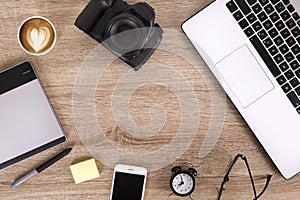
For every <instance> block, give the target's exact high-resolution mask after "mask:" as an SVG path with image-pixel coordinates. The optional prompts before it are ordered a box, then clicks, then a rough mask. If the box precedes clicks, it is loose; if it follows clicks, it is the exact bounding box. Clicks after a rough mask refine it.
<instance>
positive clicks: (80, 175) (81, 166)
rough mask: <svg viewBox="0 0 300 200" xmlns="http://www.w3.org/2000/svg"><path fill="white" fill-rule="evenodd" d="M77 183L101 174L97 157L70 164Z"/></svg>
mask: <svg viewBox="0 0 300 200" xmlns="http://www.w3.org/2000/svg"><path fill="white" fill-rule="evenodd" d="M70 169H71V172H72V175H73V178H74V181H75V183H76V184H78V183H82V182H84V181H88V180H91V179H94V178H98V177H99V176H100V174H99V171H98V168H97V165H96V162H95V159H94V158H92V159H89V160H86V161H83V162H80V163H76V164H74V165H71V166H70Z"/></svg>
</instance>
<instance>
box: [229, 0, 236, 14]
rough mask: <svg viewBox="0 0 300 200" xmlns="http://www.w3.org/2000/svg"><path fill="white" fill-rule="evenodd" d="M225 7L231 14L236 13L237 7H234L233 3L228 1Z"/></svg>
mask: <svg viewBox="0 0 300 200" xmlns="http://www.w3.org/2000/svg"><path fill="white" fill-rule="evenodd" d="M226 6H227V8H228V10H229V11H230V12H231V13H233V12H234V11H236V10H237V9H238V7H237V6H236V4H235V3H234V2H233V1H229V2H228V3H227V4H226Z"/></svg>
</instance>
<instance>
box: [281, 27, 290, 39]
mask: <svg viewBox="0 0 300 200" xmlns="http://www.w3.org/2000/svg"><path fill="white" fill-rule="evenodd" d="M280 34H281V35H282V37H283V38H284V39H286V38H288V37H289V36H290V35H291V33H290V31H289V30H288V29H287V28H285V29H283V31H281V33H280Z"/></svg>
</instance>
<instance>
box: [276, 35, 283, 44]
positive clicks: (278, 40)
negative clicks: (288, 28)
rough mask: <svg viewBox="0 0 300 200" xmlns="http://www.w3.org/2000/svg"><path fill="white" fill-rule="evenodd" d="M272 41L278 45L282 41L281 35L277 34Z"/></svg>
mask: <svg viewBox="0 0 300 200" xmlns="http://www.w3.org/2000/svg"><path fill="white" fill-rule="evenodd" d="M274 42H275V44H276V45H277V46H280V45H282V44H283V43H284V41H283V39H282V37H281V36H278V37H277V38H275V39H274Z"/></svg>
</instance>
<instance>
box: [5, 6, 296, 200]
mask: <svg viewBox="0 0 300 200" xmlns="http://www.w3.org/2000/svg"><path fill="white" fill-rule="evenodd" d="M87 2H88V0H73V1H70V0H30V1H28V0H19V1H9V0H2V1H1V8H0V27H1V31H0V69H1V70H2V69H5V68H7V67H9V66H12V65H15V64H17V63H19V62H22V61H24V60H30V61H32V62H33V64H34V66H35V68H36V71H37V73H38V75H39V77H40V80H41V83H42V85H43V87H44V89H45V91H46V94H47V95H48V97H49V100H50V102H51V104H52V106H53V107H54V110H55V112H56V114H57V117H58V119H59V121H60V122H61V124H62V127H63V129H64V131H65V133H66V135H67V136H68V141H67V142H66V143H64V144H63V145H60V146H58V147H55V148H53V149H51V150H49V151H46V152H43V153H41V154H39V155H37V156H34V157H32V158H30V159H27V160H26V161H23V162H22V163H19V164H17V165H15V166H13V167H10V168H8V169H5V170H3V171H1V172H0V199H3V200H19V199H23V200H34V199H43V200H47V199H51V200H52V199H70V200H71V199H72V200H79V199H80V200H81V199H91V200H92V199H93V200H99V199H103V200H106V199H109V194H110V188H111V180H112V173H113V170H112V168H111V167H110V165H111V164H109V162H112V163H113V162H119V160H117V159H120V157H121V156H120V155H117V154H113V153H112V154H111V160H110V161H107V159H106V160H105V161H104V162H105V163H108V164H107V165H109V166H106V165H104V164H103V163H104V162H102V161H101V160H98V161H97V164H98V167H99V169H100V171H101V177H100V178H97V179H94V180H91V181H88V182H85V183H82V184H78V185H75V184H74V183H73V179H72V176H71V172H70V170H69V166H70V165H71V164H72V163H75V162H78V161H81V160H84V159H86V158H90V157H94V156H95V155H94V154H95V152H96V154H97V151H99V149H98V150H97V149H95V148H93V147H91V146H89V147H87V146H86V145H84V144H83V142H82V140H81V139H80V137H82V135H85V134H86V133H82V132H80V131H81V130H85V129H87V130H88V128H89V127H85V125H84V124H85V123H86V126H88V124H89V116H88V115H89V114H87V113H82V115H79V117H78V115H77V118H76V119H75V117H74V116H76V114H74V110H76V108H75V109H74V106H79V107H80V106H81V107H84V106H85V102H84V101H83V102H82V104H81V105H79V104H80V102H75V103H74V93H76V84H77V86H78V81H77V80H78V79H77V77H80V76H81V75H82V71H81V69H82V66H83V65H85V64H86V62H84V61H85V59H86V58H88V55H89V54H90V53H91V52H92V51H93V50H94V49H95V48H97V46H98V45H97V43H96V42H95V41H94V40H92V39H90V38H89V37H88V36H86V35H85V34H84V33H83V32H81V31H79V30H78V29H77V28H76V27H75V26H74V25H73V23H74V20H75V19H76V17H77V16H78V14H79V13H80V12H81V10H82V9H83V8H84V7H85V5H86V4H87ZM128 2H129V3H136V2H138V1H136V0H129V1H128ZM210 2H211V0H197V1H190V0H181V1H178V0H170V1H159V0H149V1H147V3H149V4H150V5H151V6H153V7H154V8H155V9H156V13H157V18H156V21H157V22H158V23H159V24H160V25H161V27H163V28H164V29H165V30H166V34H165V36H164V42H163V45H162V46H161V47H160V49H158V50H157V51H156V52H155V53H154V55H153V56H152V57H151V59H150V60H149V61H148V63H147V65H146V66H144V67H143V68H142V69H141V71H139V72H136V74H137V75H136V78H137V79H133V80H131V81H130V80H129V81H128V79H125V80H124V81H123V82H122V83H121V84H123V85H122V87H121V88H125V89H128V90H129V89H132V88H133V87H132V85H131V84H133V83H134V84H137V85H138V86H139V87H137V88H134V89H135V90H134V91H129V92H132V93H130V94H131V98H130V99H129V102H128V105H127V106H128V112H129V113H130V116H131V120H132V121H133V122H134V123H135V125H136V126H137V127H143V126H147V125H148V124H149V123H150V122H151V118H150V114H149V110H150V111H151V109H150V108H151V107H152V106H153V105H157V104H158V105H161V107H163V108H164V110H165V112H164V113H165V115H159V114H158V115H156V114H155V115H154V116H156V117H158V119H152V120H154V121H155V120H158V121H157V123H158V124H160V123H161V122H160V119H159V117H160V116H161V117H162V120H163V119H164V117H166V120H165V122H164V121H163V123H162V127H161V128H160V129H159V128H158V129H157V131H156V132H154V133H152V134H153V135H146V136H143V135H142V133H140V134H141V137H136V136H137V135H132V133H131V131H130V130H128V129H126V130H122V126H124V124H125V126H126V123H127V122H128V121H129V119H128V121H127V122H126V121H123V122H122V121H120V120H116V119H115V117H117V118H118V116H116V115H118V111H116V110H115V109H112V106H113V103H112V101H113V100H114V101H116V99H113V95H119V94H118V92H119V93H122V91H117V92H116V91H115V90H116V89H115V88H116V85H118V84H120V83H119V82H118V80H119V79H121V78H123V76H124V75H125V74H128V73H129V74H130V75H131V76H132V72H131V70H130V69H129V68H127V67H126V66H125V65H124V64H123V63H122V62H120V61H118V60H116V61H113V62H112V63H111V64H110V65H109V67H107V68H104V73H103V74H102V77H101V81H99V82H98V85H97V87H96V92H95V100H94V104H95V109H94V110H95V114H96V116H97V121H98V122H99V124H100V126H101V127H102V129H103V133H101V132H99V134H104V135H105V136H106V138H107V139H108V140H109V141H111V143H112V144H113V145H115V147H116V148H119V149H121V152H129V153H135V154H137V155H138V154H139V153H140V154H142V155H144V154H145V155H148V154H147V153H149V152H150V153H151V152H153V151H157V150H161V149H163V148H164V147H165V146H166V145H168V143H171V142H172V141H173V138H175V137H178V135H180V134H182V133H180V131H179V130H180V128H181V127H180V123H181V122H183V121H184V119H182V118H181V116H182V113H181V112H187V115H189V114H190V116H198V117H199V120H198V121H199V122H200V123H199V124H198V126H197V127H196V131H195V138H194V139H193V140H191V144H189V145H188V148H187V150H186V151H183V152H182V153H180V152H179V153H178V154H177V152H176V151H177V150H178V148H181V146H180V147H178V148H177V147H176V146H174V147H173V151H172V152H171V151H167V152H164V154H161V155H160V157H158V159H153V160H147V158H148V157H147V156H145V160H144V161H143V160H142V161H138V162H140V164H141V165H143V164H145V165H147V166H150V165H151V163H152V164H153V165H152V166H156V167H157V168H160V166H161V167H162V168H160V169H158V170H156V171H152V172H149V175H148V179H147V186H146V191H145V200H150V199H158V200H160V199H169V200H172V199H174V200H175V199H182V198H179V197H175V196H171V197H167V195H168V194H169V193H170V188H169V179H170V176H171V173H170V169H171V167H172V166H174V165H175V164H176V163H179V162H192V163H193V164H194V166H195V167H196V168H197V169H198V171H199V175H198V176H197V178H196V181H197V186H196V190H195V192H194V194H193V196H194V199H195V200H200V199H216V198H217V191H218V188H219V185H220V183H221V182H222V179H223V176H224V174H225V171H226V169H227V167H228V165H229V163H230V161H231V159H233V158H234V156H235V155H236V154H238V153H242V154H244V155H246V156H247V158H248V160H249V163H250V166H251V169H252V172H253V175H254V178H255V182H256V186H257V188H258V190H259V191H260V190H261V189H262V187H263V185H264V178H265V176H266V175H267V174H272V175H273V178H272V180H271V183H270V186H269V188H268V190H267V191H266V193H265V194H264V195H263V196H262V198H261V199H277V200H279V199H283V200H285V199H299V196H300V176H296V177H294V178H293V179H291V180H289V181H286V180H284V179H283V178H282V177H281V176H280V174H279V172H278V171H277V170H276V168H275V166H274V165H273V164H272V162H271V160H270V158H269V157H268V156H267V154H266V153H265V152H264V150H263V148H262V147H261V146H260V144H259V143H258V141H257V140H256V138H255V137H254V135H253V134H252V132H251V131H250V129H249V128H248V126H247V125H246V124H245V122H244V121H243V119H242V118H241V116H240V115H239V113H238V112H237V110H236V109H235V108H234V106H233V105H232V103H231V102H230V101H229V100H228V99H227V100H226V101H225V102H224V101H222V99H223V100H224V98H225V99H226V96H224V93H223V92H222V90H221V89H220V88H219V87H218V85H217V84H216V83H215V80H214V78H213V77H212V76H211V74H209V72H208V70H207V69H206V67H205V64H204V63H203V61H201V59H200V58H199V57H198V56H197V53H196V52H195V50H194V49H193V48H192V47H191V45H190V44H189V42H188V41H187V39H186V38H185V37H184V36H183V35H182V33H181V30H180V26H181V23H182V22H183V21H184V20H185V19H187V18H188V17H190V16H191V15H193V14H194V13H195V12H197V11H198V10H200V9H201V8H203V7H205V6H206V5H207V4H209V3H210ZM32 15H42V16H45V17H47V18H49V19H50V20H51V21H52V22H53V23H54V24H55V27H56V29H57V33H58V40H57V43H56V46H55V48H54V49H53V50H52V51H51V52H50V53H48V54H47V55H44V56H40V57H35V56H29V55H27V54H26V53H24V52H23V51H22V50H21V48H20V47H19V46H18V42H17V37H16V35H17V30H18V26H19V24H20V23H21V22H22V21H23V20H24V19H25V18H27V17H29V16H32ZM172 33H176V34H179V36H178V37H179V38H180V41H176V40H174V39H176V37H175V36H174V37H173V36H172V37H171V36H170V35H168V34H171V35H172ZM176 34H175V35H176ZM168 39H169V40H168ZM174 41H175V42H174ZM169 43H171V44H172V45H174V44H175V45H176V44H179V45H180V46H178V47H177V48H174V49H173V50H175V49H176V50H179V51H175V53H174V52H172V49H171V50H170V48H169V49H168V48H167V47H168V44H169ZM103 52H104V51H103ZM178 52H179V53H178ZM180 52H188V53H189V54H188V56H190V59H189V57H182V56H181V55H180ZM104 55H105V53H103V54H101V52H100V54H99V57H101V56H104ZM178 55H179V56H178ZM89 59H90V58H89ZM192 59H194V62H192V63H191V62H190V61H191V60H192ZM92 62H93V61H92ZM95 62H96V61H95ZM193 63H194V64H193ZM195 63H196V66H195ZM96 64H97V63H96ZM98 64H99V63H98ZM100 65H101V63H100V64H99V66H100ZM153 66H154V67H155V66H157V68H156V69H155V68H153ZM100 67H102V66H100ZM162 69H163V70H162ZM199 69H200V74H199V71H197V70H199ZM147 70H148V71H147ZM151 70H152V71H151ZM168 70H173V71H174V70H175V71H177V72H178V73H177V75H178V76H179V77H181V78H183V77H184V78H183V79H184V81H183V82H180V81H179V79H178V80H177V79H176V77H175V78H174V79H172V77H171V79H170V80H169V82H170V83H168V79H167V78H170V77H168V76H166V77H167V78H166V80H167V81H166V80H165V81H164V82H163V83H162V84H160V83H157V84H149V82H146V83H145V84H143V79H147V80H149V79H151V78H153V77H156V76H155V74H156V75H157V76H158V77H160V76H159V75H161V74H164V73H166V72H168ZM152 72H153V73H154V74H153V73H152ZM83 75H84V74H83ZM85 76H86V77H84V76H83V78H85V79H86V82H87V83H88V82H89V75H88V74H87V75H85ZM99 80H100V78H99ZM126 80H127V82H126ZM181 83H183V85H181ZM185 83H189V84H188V85H189V86H190V87H189V89H188V88H186V87H183V86H185V85H184V84H185ZM163 84H165V85H163ZM176 84H177V87H176V88H175V91H173V90H172V89H174V88H172V87H173V86H174V85H175V86H176ZM79 85H80V84H79ZM208 85H210V86H208ZM85 86H88V84H87V85H85ZM181 86H182V87H181ZM91 87H92V83H91ZM86 89H87V90H88V88H86ZM74 91H75V92H74ZM114 92H115V93H114ZM126 92H128V91H126ZM185 93H187V95H186V99H185V100H184V99H182V96H185ZM188 94H194V96H193V95H192V96H189V95H188ZM79 95H80V94H79ZM213 95H215V96H214V98H215V97H219V98H220V99H221V100H220V102H218V100H217V101H214V100H213V98H212V96H213ZM118 97H119V98H120V99H117V100H120V101H121V100H122V95H120V96H118ZM124 98H125V97H124ZM190 98H194V99H190ZM125 100H126V99H125ZM182 100H184V101H187V102H196V103H197V106H198V110H196V111H195V110H190V111H189V110H186V109H187V106H186V104H184V103H183V102H180V101H182ZM75 104H76V105H75ZM182 105H185V106H182ZM224 105H225V107H222V106H224ZM161 107H158V109H161ZM214 108H216V109H217V110H215V111H216V113H217V114H219V115H217V116H213V115H214V112H213V109H214ZM184 109H185V110H184ZM218 109H219V110H218ZM220 109H221V111H222V112H223V111H224V112H223V113H222V112H221V111H220ZM222 109H223V110H222ZM152 111H153V110H152ZM218 111H219V113H218ZM77 114H78V113H77ZM79 114H80V113H79ZM185 115H186V114H185ZM119 117H120V116H119ZM118 119H119V118H118ZM188 120H189V119H188ZM212 122H214V123H216V127H214V124H213V125H211V123H212ZM222 122H224V123H222ZM122 123H123V124H122ZM187 123H189V122H187ZM192 125H193V124H192ZM210 125H211V128H212V130H213V131H214V128H215V131H216V132H213V131H211V129H210V128H209V127H210ZM125 128H126V127H125ZM151 128H153V127H150V130H152V129H151ZM184 128H185V129H184V130H183V131H187V136H188V137H186V138H184V137H183V138H182V141H181V142H182V143H184V142H186V141H189V140H190V138H189V134H191V133H190V132H188V130H189V128H188V127H186V126H185V127H184ZM209 130H210V131H209ZM218 130H220V135H218V132H217V131H218ZM208 133H209V134H211V135H209V134H208ZM87 134H89V133H87ZM185 139H186V140H185ZM205 141H206V142H205ZM214 141H216V142H214ZM204 143H206V144H208V145H207V146H206V147H205V148H204V149H201V150H200V148H201V146H202V145H203V144H204ZM70 146H72V147H73V148H74V149H73V151H72V153H71V154H70V155H69V156H67V157H66V158H64V159H63V160H61V161H60V162H58V163H56V164H55V165H53V166H52V167H50V168H49V169H47V170H46V171H44V172H42V173H41V174H39V175H38V176H36V177H34V178H33V179H31V180H30V181H28V182H26V183H25V184H23V185H21V186H20V187H19V188H17V189H16V190H13V189H11V187H10V185H11V183H12V182H13V181H14V180H15V179H17V178H19V177H21V176H22V175H24V174H26V173H27V172H29V171H31V170H32V169H33V168H34V167H36V166H38V165H39V164H40V163H42V162H44V161H46V160H47V159H48V158H49V157H51V156H53V155H54V154H56V153H58V152H59V151H61V150H62V149H64V148H66V147H70ZM89 150H90V151H91V153H90V152H89ZM171 150H172V148H171ZM200 151H202V154H201V155H202V156H199V155H200V154H199V153H201V152H200ZM203 152H204V154H205V152H206V153H208V154H207V155H204V154H203ZM98 153H99V154H97V155H96V156H99V155H100V158H101V153H102V152H98ZM172 153H173V154H174V155H175V157H171V156H170V155H173V154H172ZM102 155H103V154H102ZM133 155H134V154H133ZM170 157H171V158H170ZM174 160H175V161H174ZM173 161H174V162H173ZM120 162H121V161H120ZM122 162H126V163H127V164H133V163H136V162H137V161H136V160H135V158H134V157H128V159H127V160H124V159H123V160H122ZM160 162H161V163H160ZM168 162H169V163H168ZM150 167H151V166H150ZM226 189H227V190H226V191H225V192H224V197H223V199H252V198H253V196H252V191H251V185H250V181H249V179H248V175H247V171H246V168H245V166H244V164H243V163H242V162H241V161H239V163H238V165H237V167H235V168H234V171H233V172H232V178H231V179H230V182H229V183H228V184H227V185H226ZM183 199H185V198H183ZM186 199H187V198H186Z"/></svg>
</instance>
